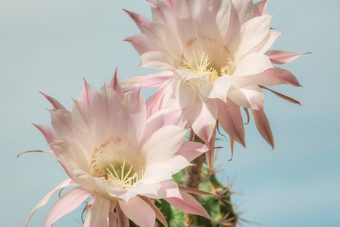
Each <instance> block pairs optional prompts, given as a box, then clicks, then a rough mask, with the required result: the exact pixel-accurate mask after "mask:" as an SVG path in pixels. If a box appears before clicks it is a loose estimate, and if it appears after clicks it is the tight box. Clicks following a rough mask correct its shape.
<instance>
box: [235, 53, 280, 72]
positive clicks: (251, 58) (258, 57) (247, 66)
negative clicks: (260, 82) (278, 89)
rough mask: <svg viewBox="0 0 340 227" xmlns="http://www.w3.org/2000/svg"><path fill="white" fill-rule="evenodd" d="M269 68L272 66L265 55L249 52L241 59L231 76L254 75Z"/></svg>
mask: <svg viewBox="0 0 340 227" xmlns="http://www.w3.org/2000/svg"><path fill="white" fill-rule="evenodd" d="M270 68H273V66H272V63H271V62H270V60H269V58H268V57H267V56H266V55H264V54H260V53H251V54H248V55H246V56H245V57H244V58H242V59H241V61H240V62H239V64H238V66H237V68H236V71H235V72H234V75H233V76H238V77H240V76H249V75H256V74H259V73H262V72H264V71H266V70H267V69H270Z"/></svg>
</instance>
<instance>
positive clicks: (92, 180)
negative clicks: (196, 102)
mask: <svg viewBox="0 0 340 227" xmlns="http://www.w3.org/2000/svg"><path fill="white" fill-rule="evenodd" d="M115 75H116V74H115ZM44 96H45V97H46V98H47V99H48V100H49V101H50V102H51V104H52V105H53V107H54V109H52V110H51V111H50V113H51V117H52V128H49V127H46V126H41V125H36V127H37V128H38V129H39V130H40V131H41V132H42V134H43V136H44V137H45V139H46V141H47V143H48V144H49V146H50V147H51V150H52V151H50V152H47V153H49V154H51V155H52V156H54V157H55V158H56V159H57V160H58V162H59V163H60V164H61V166H62V167H63V169H64V170H65V172H66V173H67V175H68V177H69V179H67V180H66V181H64V182H63V183H61V184H60V185H59V186H57V187H56V188H55V189H54V190H52V191H51V192H50V193H48V194H47V195H46V196H45V197H44V198H43V199H42V200H41V201H40V202H39V203H38V204H37V205H36V207H35V208H34V209H33V210H32V212H31V213H30V214H29V216H28V219H27V221H26V226H27V225H28V223H29V221H30V219H31V217H32V215H33V213H34V212H35V211H36V210H37V209H38V208H40V207H42V206H44V205H45V204H46V203H47V201H48V200H49V199H50V198H51V196H53V195H54V194H56V193H57V192H59V191H60V190H61V189H64V188H66V187H71V189H70V190H68V191H67V192H66V194H65V195H64V196H62V197H61V198H60V200H59V201H57V202H56V203H55V204H54V206H53V207H52V208H51V210H50V212H49V213H48V216H47V218H46V222H45V227H50V226H52V224H53V223H55V222H56V221H57V220H58V219H60V218H61V217H62V216H64V215H66V214H68V213H69V212H71V211H72V210H74V209H75V208H77V207H78V206H79V205H81V204H82V203H83V202H87V203H88V205H87V208H86V219H85V223H84V226H86V227H115V226H116V225H118V226H122V227H124V226H129V219H130V220H132V221H133V222H134V223H135V224H137V225H139V226H143V227H153V226H154V225H155V221H156V219H158V220H159V221H160V222H162V223H163V224H164V225H165V226H167V225H168V224H167V223H166V219H165V218H164V216H163V214H162V213H161V211H160V210H159V209H158V208H157V206H155V205H154V203H153V200H157V199H164V200H166V201H167V202H169V203H170V204H171V205H173V206H174V207H176V208H178V209H179V210H181V211H183V212H187V213H191V214H197V215H201V216H204V217H208V218H209V215H208V213H207V212H206V211H205V210H204V208H203V207H202V206H201V205H200V204H199V203H198V202H197V201H196V200H195V199H194V197H193V196H191V195H190V194H189V193H203V192H200V191H198V190H195V189H189V188H183V187H180V186H178V185H177V184H176V183H175V182H174V181H173V180H172V176H173V174H175V173H177V172H179V171H181V170H182V169H183V168H185V167H187V166H189V165H191V164H190V161H192V160H193V159H195V158H196V157H198V156H199V155H201V154H203V153H204V152H206V151H207V150H208V147H207V146H206V145H203V144H200V143H195V142H189V141H186V139H185V134H186V133H187V130H186V129H184V128H183V127H181V126H179V125H178V124H177V123H178V121H179V119H180V116H181V110H165V109H162V110H161V109H158V108H156V107H155V105H152V106H151V105H149V104H145V101H144V100H143V98H142V96H141V93H140V91H139V90H134V91H130V92H126V91H124V89H123V88H122V87H121V86H120V85H119V83H118V81H117V76H115V77H114V79H113V80H112V82H111V83H110V84H106V85H104V86H103V87H102V88H101V90H99V91H97V90H95V89H94V88H92V87H91V86H90V85H89V84H88V83H87V82H86V81H85V85H84V89H83V91H82V93H81V96H80V98H79V99H76V100H74V104H73V108H72V110H71V111H69V110H66V109H65V108H64V107H63V106H62V105H61V104H60V103H59V102H58V101H56V100H55V99H53V98H52V97H50V96H47V95H45V94H44Z"/></svg>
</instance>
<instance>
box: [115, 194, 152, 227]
mask: <svg viewBox="0 0 340 227" xmlns="http://www.w3.org/2000/svg"><path fill="white" fill-rule="evenodd" d="M119 206H120V208H121V209H122V211H123V212H124V214H125V215H126V216H127V217H128V218H129V219H131V220H132V221H133V222H134V223H135V224H137V225H139V226H141V227H153V226H154V225H155V221H156V215H155V212H154V211H153V209H152V208H151V207H150V206H149V205H148V204H147V203H146V202H145V201H144V200H143V199H141V198H139V197H138V196H136V197H134V198H131V199H130V200H129V201H127V202H125V201H122V200H119Z"/></svg>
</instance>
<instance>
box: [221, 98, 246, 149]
mask: <svg viewBox="0 0 340 227" xmlns="http://www.w3.org/2000/svg"><path fill="white" fill-rule="evenodd" d="M217 104H218V121H219V123H220V124H221V126H222V128H223V129H224V131H225V132H227V133H228V134H229V136H230V137H233V138H235V139H236V140H237V142H239V143H240V144H241V145H243V146H245V138H244V137H245V133H244V126H243V119H242V115H241V111H240V107H239V106H238V105H236V104H235V103H234V102H233V101H231V100H230V99H228V100H227V103H224V102H222V101H218V102H217Z"/></svg>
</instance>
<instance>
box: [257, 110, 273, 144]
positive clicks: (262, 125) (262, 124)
mask: <svg viewBox="0 0 340 227" xmlns="http://www.w3.org/2000/svg"><path fill="white" fill-rule="evenodd" d="M253 116H254V120H255V124H256V128H257V130H258V131H259V132H260V134H261V135H262V137H263V138H264V139H265V140H266V141H267V142H268V143H269V145H270V146H272V148H274V138H273V134H272V130H271V129H270V125H269V121H268V118H267V116H266V114H265V113H264V111H263V110H261V109H260V110H253Z"/></svg>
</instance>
